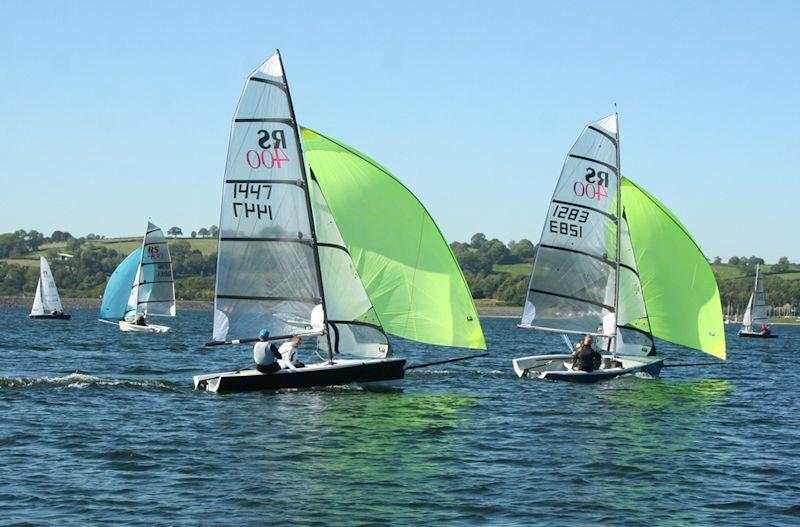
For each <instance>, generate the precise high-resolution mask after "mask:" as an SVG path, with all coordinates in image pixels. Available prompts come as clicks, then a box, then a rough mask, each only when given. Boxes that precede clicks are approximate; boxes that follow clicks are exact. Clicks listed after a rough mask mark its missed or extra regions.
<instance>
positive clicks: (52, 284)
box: [28, 256, 70, 320]
mask: <svg viewBox="0 0 800 527" xmlns="http://www.w3.org/2000/svg"><path fill="white" fill-rule="evenodd" d="M28 318H37V319H50V320H53V319H55V320H69V319H70V315H67V314H65V313H64V307H63V306H62V305H61V298H60V297H59V296H58V288H57V287H56V281H55V280H54V279H53V272H52V271H51V270H50V264H48V263H47V260H46V259H45V257H44V256H40V257H39V283H38V284H36V294H35V296H34V297H33V307H32V308H31V314H30V315H28Z"/></svg>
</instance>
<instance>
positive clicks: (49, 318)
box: [28, 315, 72, 320]
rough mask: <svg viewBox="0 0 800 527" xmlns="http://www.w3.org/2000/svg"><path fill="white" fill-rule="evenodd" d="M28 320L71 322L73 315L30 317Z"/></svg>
mask: <svg viewBox="0 0 800 527" xmlns="http://www.w3.org/2000/svg"><path fill="white" fill-rule="evenodd" d="M28 318H35V319H39V320H69V319H70V318H72V315H28Z"/></svg>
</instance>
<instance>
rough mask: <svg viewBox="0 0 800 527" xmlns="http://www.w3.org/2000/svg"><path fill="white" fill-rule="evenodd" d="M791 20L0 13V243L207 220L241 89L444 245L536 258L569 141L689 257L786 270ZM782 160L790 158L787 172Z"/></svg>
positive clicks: (184, 5)
mask: <svg viewBox="0 0 800 527" xmlns="http://www.w3.org/2000/svg"><path fill="white" fill-rule="evenodd" d="M799 23H800V4H798V3H794V2H785V3H781V2H763V3H760V2H702V3H698V2H668V3H667V2H665V3H654V2H569V3H560V2H559V3H556V2H546V3H533V2H488V3H487V2H363V3H351V2H265V1H260V2H224V3H223V2H218V3H211V2H208V3H204V2H169V1H161V2H135V3H134V2H128V3H124V2H48V3H41V2H30V1H18V2H2V3H0V68H1V70H0V71H2V77H1V78H2V83H0V116H2V126H0V178H2V183H3V185H2V193H0V210H1V211H2V213H0V231H2V232H5V231H10V230H16V229H18V228H25V229H31V228H35V229H37V230H40V231H43V232H46V233H48V234H49V233H50V232H51V231H53V230H54V229H57V228H58V229H64V230H68V231H70V232H72V233H73V234H76V235H78V234H86V233H89V232H99V233H102V234H106V235H108V236H116V235H125V234H128V235H130V234H138V233H140V232H141V231H142V230H143V229H144V227H145V225H146V223H145V222H146V220H147V217H148V216H150V217H152V219H153V221H154V222H155V223H156V224H158V225H160V226H163V227H170V226H173V225H177V226H180V227H181V228H183V230H184V231H185V232H188V231H189V230H192V229H196V228H199V227H201V226H207V225H210V224H212V223H217V220H218V217H219V199H220V192H221V179H222V173H223V169H224V165H225V154H226V149H227V142H228V132H229V126H230V119H231V117H232V115H233V111H234V109H235V106H236V102H237V100H238V97H239V94H240V92H241V88H242V85H243V82H244V78H245V76H246V75H247V74H248V73H249V72H251V71H252V70H253V69H254V68H255V67H256V66H258V65H259V64H260V63H261V62H262V61H263V60H264V59H265V58H266V57H267V56H269V55H270V54H271V53H272V51H273V50H274V49H275V48H280V49H281V52H282V54H283V58H284V62H285V65H286V72H287V76H288V79H289V82H290V85H291V88H292V95H293V99H294V102H295V106H296V112H297V116H298V120H299V121H300V122H301V123H302V124H304V125H306V126H309V127H311V128H314V129H316V130H319V131H321V132H323V133H326V134H329V135H331V136H333V137H336V138H338V139H340V140H342V141H344V142H346V143H348V144H350V145H352V146H354V147H356V148H358V149H360V150H362V151H363V152H365V153H367V154H369V155H370V156H372V157H373V158H375V159H376V160H378V161H379V162H381V163H382V164H383V165H385V166H386V167H388V168H389V169H390V170H392V171H393V172H394V173H395V174H396V175H397V176H398V177H399V178H400V179H401V180H403V182H405V183H406V184H407V185H408V186H409V187H410V188H411V189H412V190H413V191H414V192H415V193H416V194H417V195H418V196H419V197H420V199H421V200H422V201H423V203H425V204H426V206H427V207H428V209H429V210H430V212H431V213H432V215H433V216H434V218H435V219H436V221H437V222H438V223H439V226H440V227H441V228H442V230H443V231H444V233H445V236H446V237H447V238H448V239H449V240H451V241H452V240H464V239H467V238H468V237H469V236H470V235H471V234H473V233H474V232H476V231H483V232H485V233H486V234H487V235H488V236H490V237H498V238H500V239H502V240H504V241H508V240H510V239H519V238H523V237H525V238H530V239H532V240H534V241H536V240H537V239H538V236H539V232H540V229H541V225H542V221H543V220H544V215H545V214H546V210H547V203H548V200H549V198H550V195H551V193H552V190H553V187H554V184H555V181H556V179H557V177H558V173H559V171H560V168H561V164H562V163H563V160H564V156H565V155H566V153H567V151H568V150H569V148H570V146H571V145H572V143H573V141H574V140H575V138H576V137H577V135H578V133H579V132H580V130H581V129H582V127H583V126H584V125H585V124H586V123H588V122H589V121H592V120H595V119H597V118H600V117H603V116H605V115H607V114H609V113H611V112H612V111H613V109H614V107H613V103H614V102H616V103H617V104H618V107H619V111H620V116H621V133H622V162H623V164H622V168H623V174H624V175H626V176H627V177H630V178H631V179H633V180H635V181H636V182H637V183H639V184H640V185H641V186H643V187H644V188H645V189H647V190H648V191H650V192H651V193H653V194H655V195H656V196H657V197H658V198H659V199H661V200H662V201H663V202H664V203H665V204H666V205H667V206H668V207H669V208H670V209H671V210H672V211H673V212H674V213H675V214H676V215H677V216H678V217H679V218H680V219H681V220H682V221H683V223H684V224H685V225H686V226H687V227H688V229H689V230H690V232H692V234H693V235H694V236H695V238H696V240H697V241H698V243H699V244H700V246H701V247H702V248H703V249H704V252H705V253H706V255H707V256H709V257H713V256H716V255H721V256H723V257H725V258H727V257H728V256H730V255H732V254H738V255H742V254H746V255H751V254H756V255H760V256H763V257H764V258H766V259H767V260H768V261H774V260H776V259H777V258H778V257H779V256H784V255H785V256H789V257H790V258H791V259H792V260H794V261H799V260H800V243H798V236H797V230H796V227H797V210H798V207H797V202H798V195H800V184H798V182H797V178H798V177H800V175H798V169H797V168H796V166H797V161H796V153H797V150H798V140H797V137H798V133H797V130H796V127H797V124H798V122H799V121H800V119H799V118H800V103H799V102H798V98H799V97H800V96H799V95H798V94H799V93H800V82H799V81H800V73H798V71H799V70H800V68H798V52H800V37H799V36H798V34H800V32H798V31H797V25H798V24H799ZM792 154H795V155H792Z"/></svg>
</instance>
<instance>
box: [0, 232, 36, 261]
mask: <svg viewBox="0 0 800 527" xmlns="http://www.w3.org/2000/svg"><path fill="white" fill-rule="evenodd" d="M44 242H45V237H44V235H43V234H42V233H41V232H38V231H25V230H21V229H20V230H18V231H16V232H9V233H6V234H0V258H19V257H20V256H24V255H26V254H27V253H29V252H31V251H35V250H37V249H38V248H39V246H40V245H42V244H43V243H44Z"/></svg>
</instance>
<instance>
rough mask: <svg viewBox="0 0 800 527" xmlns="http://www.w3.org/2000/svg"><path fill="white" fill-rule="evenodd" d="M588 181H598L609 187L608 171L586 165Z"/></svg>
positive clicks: (599, 183)
mask: <svg viewBox="0 0 800 527" xmlns="http://www.w3.org/2000/svg"><path fill="white" fill-rule="evenodd" d="M586 182H587V183H594V182H597V184H598V185H602V186H604V187H606V188H608V172H603V171H602V170H597V171H596V170H595V169H593V168H592V167H586Z"/></svg>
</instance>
